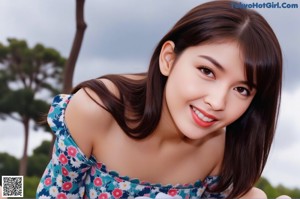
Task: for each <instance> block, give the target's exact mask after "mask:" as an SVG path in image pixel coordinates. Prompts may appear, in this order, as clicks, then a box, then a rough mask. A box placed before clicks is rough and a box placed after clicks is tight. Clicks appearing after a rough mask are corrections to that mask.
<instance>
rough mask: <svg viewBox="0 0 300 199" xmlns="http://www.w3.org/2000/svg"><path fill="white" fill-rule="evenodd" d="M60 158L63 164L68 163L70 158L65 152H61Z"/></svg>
mask: <svg viewBox="0 0 300 199" xmlns="http://www.w3.org/2000/svg"><path fill="white" fill-rule="evenodd" d="M58 159H59V161H60V162H61V163H62V164H67V163H68V159H67V157H66V156H65V155H64V154H60V155H59V157H58Z"/></svg>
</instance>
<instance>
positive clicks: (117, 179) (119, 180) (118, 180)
mask: <svg viewBox="0 0 300 199" xmlns="http://www.w3.org/2000/svg"><path fill="white" fill-rule="evenodd" d="M115 181H117V182H123V180H122V179H121V178H118V177H115Z"/></svg>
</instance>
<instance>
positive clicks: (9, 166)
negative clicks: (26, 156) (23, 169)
mask: <svg viewBox="0 0 300 199" xmlns="http://www.w3.org/2000/svg"><path fill="white" fill-rule="evenodd" d="M18 167H19V160H18V159H17V158H15V157H14V156H11V155H9V154H8V153H0V179H1V177H2V175H18Z"/></svg>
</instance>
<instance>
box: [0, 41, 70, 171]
mask: <svg viewBox="0 0 300 199" xmlns="http://www.w3.org/2000/svg"><path fill="white" fill-rule="evenodd" d="M7 41H8V45H7V46H5V45H3V44H1V43H0V81H2V83H3V84H4V86H1V87H0V89H2V90H4V93H2V94H1V98H0V116H1V117H0V118H1V119H6V118H12V119H14V120H16V121H18V122H21V123H22V124H23V127H24V134H25V136H24V137H25V139H24V149H23V155H22V158H21V161H20V167H19V175H23V176H25V175H26V171H27V159H28V158H27V148H28V136H29V128H30V121H33V124H34V127H35V128H37V127H39V125H38V124H39V122H40V119H41V116H42V115H43V114H45V113H46V112H47V110H48V108H49V104H48V103H47V101H46V99H47V98H48V97H49V95H51V96H52V95H55V94H57V93H59V92H60V91H61V82H62V74H63V69H64V65H65V62H66V61H65V58H63V57H62V56H61V55H60V54H59V52H58V51H56V50H55V49H53V48H46V47H44V46H43V45H42V44H36V45H35V46H34V47H32V48H30V47H29V46H28V45H27V42H26V41H24V40H17V39H8V40H7ZM42 96H44V97H42Z"/></svg>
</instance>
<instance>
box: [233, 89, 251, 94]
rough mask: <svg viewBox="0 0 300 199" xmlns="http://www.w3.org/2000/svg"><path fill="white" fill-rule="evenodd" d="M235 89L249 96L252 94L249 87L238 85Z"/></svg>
mask: <svg viewBox="0 0 300 199" xmlns="http://www.w3.org/2000/svg"><path fill="white" fill-rule="evenodd" d="M234 90H236V91H237V92H239V93H240V94H241V95H243V96H249V95H250V91H249V90H248V89H247V88H244V87H236V88H234Z"/></svg>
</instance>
